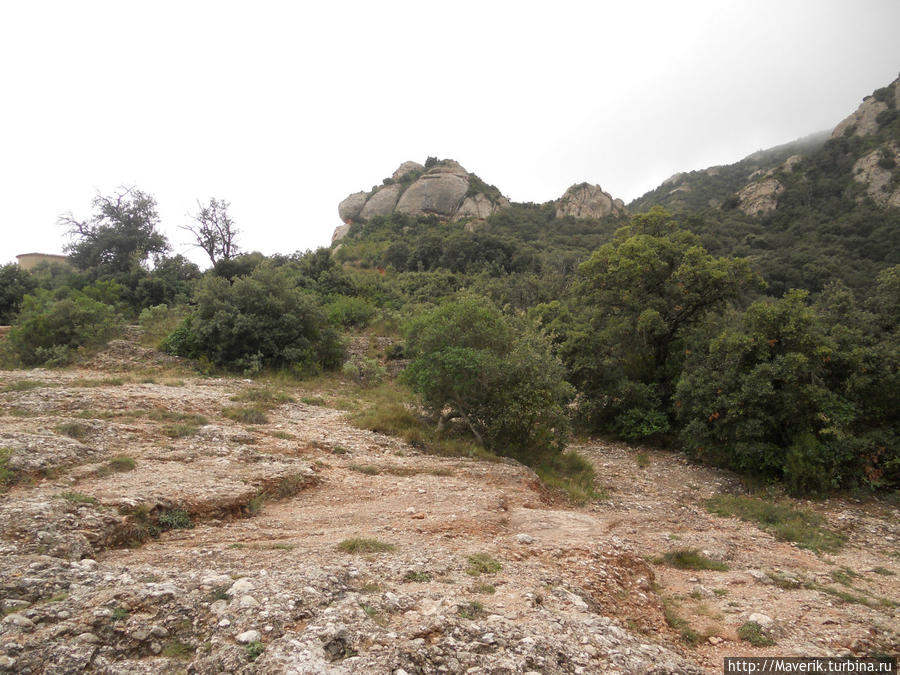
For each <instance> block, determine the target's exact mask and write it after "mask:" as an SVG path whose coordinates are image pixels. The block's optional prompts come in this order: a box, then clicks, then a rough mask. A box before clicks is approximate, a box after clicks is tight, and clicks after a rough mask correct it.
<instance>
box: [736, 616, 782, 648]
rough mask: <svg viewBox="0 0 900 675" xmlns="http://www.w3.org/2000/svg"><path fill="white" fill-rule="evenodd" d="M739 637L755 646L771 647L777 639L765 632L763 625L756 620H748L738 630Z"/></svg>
mask: <svg viewBox="0 0 900 675" xmlns="http://www.w3.org/2000/svg"><path fill="white" fill-rule="evenodd" d="M737 634H738V637H739V638H740V639H741V640H743V641H744V642H749V643H750V644H751V645H753V646H754V647H771V646H772V645H774V644H775V640H773V639H772V638H770V637H769V636H768V635H766V634H765V633H763V629H762V626H760V625H759V624H758V623H756V622H755V621H748V622H747V623H745V624H743V625H742V626H741V627H740V628H738V630H737Z"/></svg>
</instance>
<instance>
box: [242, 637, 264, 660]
mask: <svg viewBox="0 0 900 675" xmlns="http://www.w3.org/2000/svg"><path fill="white" fill-rule="evenodd" d="M244 649H245V650H247V658H248V659H250V660H251V661H256V659H258V658H259V657H260V656H262V654H263V652H264V651H266V646H265V645H264V644H263V643H262V642H260V641H259V640H254V641H253V642H248V643H247V644H246V645H244Z"/></svg>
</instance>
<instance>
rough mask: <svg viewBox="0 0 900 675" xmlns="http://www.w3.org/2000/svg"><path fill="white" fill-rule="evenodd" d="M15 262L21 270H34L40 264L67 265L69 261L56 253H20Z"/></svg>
mask: <svg viewBox="0 0 900 675" xmlns="http://www.w3.org/2000/svg"><path fill="white" fill-rule="evenodd" d="M16 260H17V261H18V262H19V267H21V268H22V269H23V270H30V269H34V268H35V266H37V264H38V263H42V262H48V263H59V264H62V265H68V264H69V259H68V258H67V257H66V256H64V255H58V254H56V253H22V254H21V255H17V256H16Z"/></svg>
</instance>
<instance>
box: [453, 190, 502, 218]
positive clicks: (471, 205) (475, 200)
mask: <svg viewBox="0 0 900 675" xmlns="http://www.w3.org/2000/svg"><path fill="white" fill-rule="evenodd" d="M507 206H509V201H507V199H506V198H505V197H501V198H500V200H499V201H498V202H497V203H496V204H495V203H494V202H492V201H491V200H490V199H488V197H487V196H485V195H483V194H481V193H478V194H476V195H474V196H472V197H466V198H465V199H464V200H463V203H462V206H460V207H459V210H458V211H457V212H456V217H457V218H481V219H484V218H487V217H488V216H489V215H491V214H492V213H493V212H494V211H496V210H497V209H500V208H505V207H507Z"/></svg>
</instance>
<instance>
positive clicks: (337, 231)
mask: <svg viewBox="0 0 900 675" xmlns="http://www.w3.org/2000/svg"><path fill="white" fill-rule="evenodd" d="M349 231H350V226H349V225H338V226H337V227H336V228H334V234H332V235H331V243H332V244H333V243H334V242H336V241H340V240H341V239H343V238H344V237H346V236H347V233H348V232H349Z"/></svg>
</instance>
